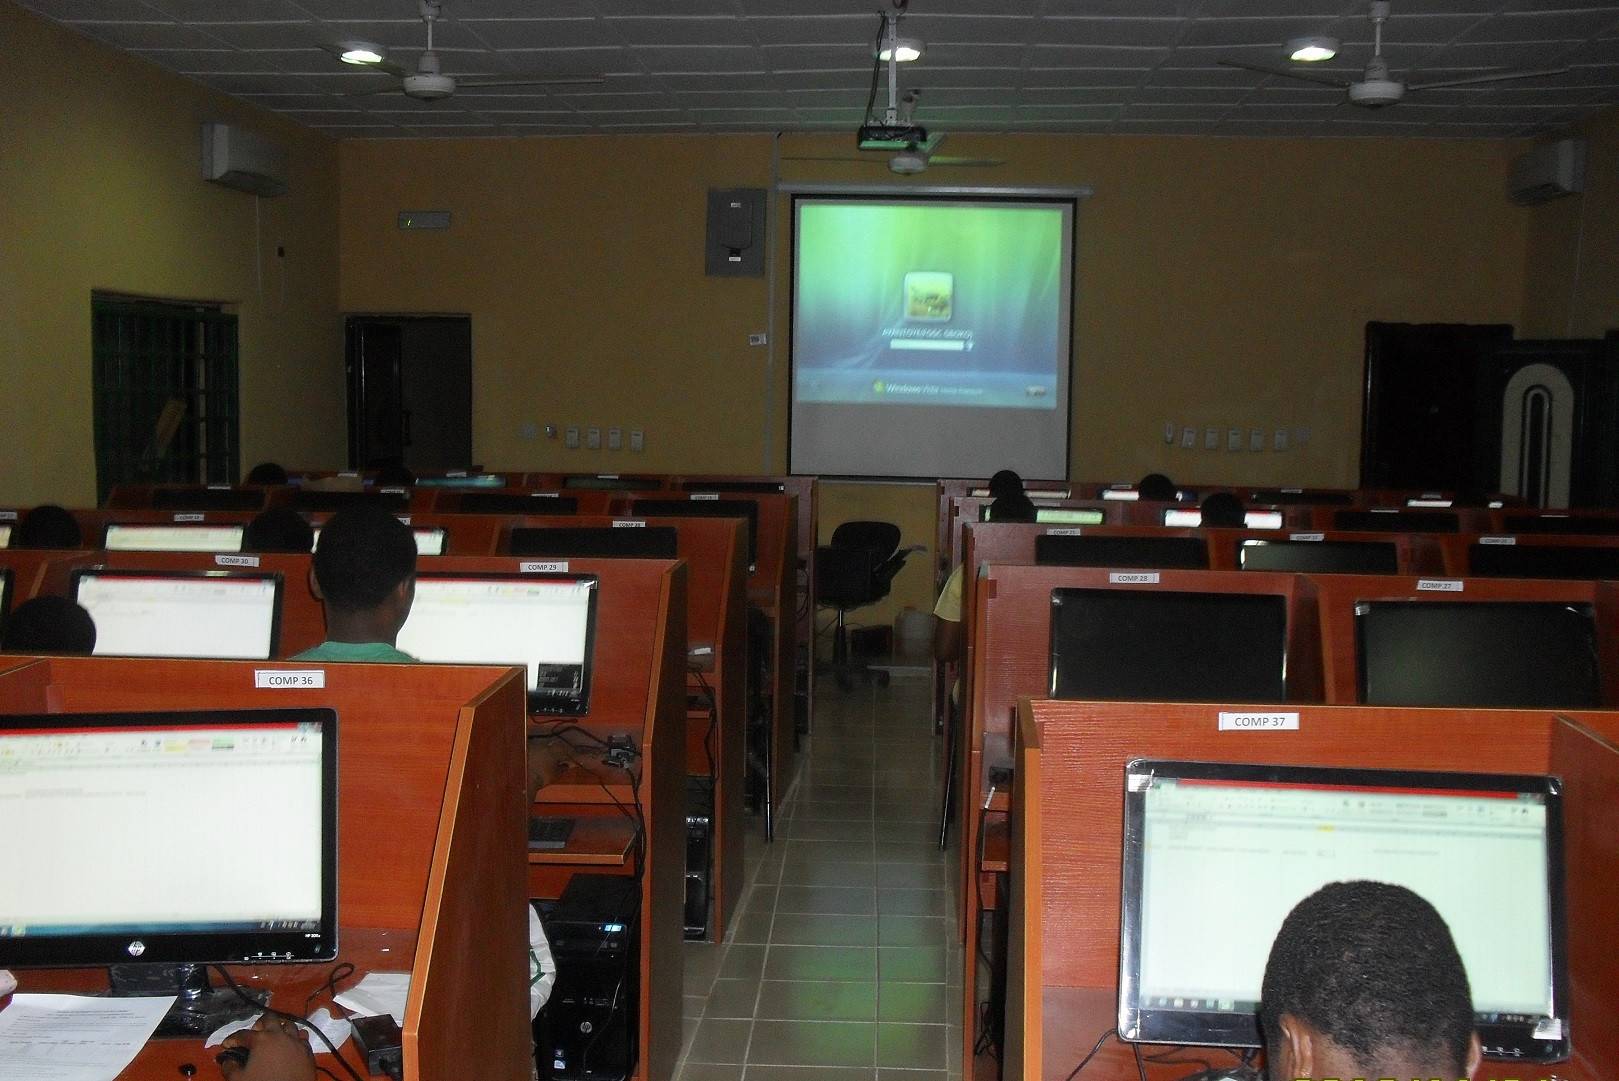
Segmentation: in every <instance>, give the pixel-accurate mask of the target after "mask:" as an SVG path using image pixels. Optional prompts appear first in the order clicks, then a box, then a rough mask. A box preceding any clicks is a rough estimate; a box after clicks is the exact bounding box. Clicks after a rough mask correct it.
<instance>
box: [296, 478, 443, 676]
mask: <svg viewBox="0 0 1619 1081" xmlns="http://www.w3.org/2000/svg"><path fill="white" fill-rule="evenodd" d="M310 576H311V578H312V581H311V582H310V589H311V590H312V591H313V592H314V594H315V596H317V597H319V598H320V599H321V602H322V603H323V604H324V605H325V607H326V641H324V642H322V643H321V644H320V645H318V646H315V647H314V648H313V649H306V650H304V651H303V652H302V653H300V654H298V655H297V656H296V657H294V658H292V659H293V660H295V661H383V662H393V663H401V664H408V663H410V662H411V661H414V660H415V659H416V658H414V657H412V656H411V655H410V654H408V653H406V652H404V651H403V650H400V649H397V648H395V646H394V643H395V642H396V641H398V639H399V629H400V628H401V627H403V626H404V625H405V620H406V619H407V618H409V616H410V605H411V602H412V601H414V600H415V599H416V538H415V536H414V535H413V534H412V533H411V531H410V527H409V526H407V525H405V524H404V523H403V522H401V521H400V520H399V519H398V518H395V517H394V516H393V515H391V514H389V513H388V512H387V511H385V510H381V509H379V508H377V507H364V506H362V507H349V508H346V509H344V510H341V511H338V512H337V513H336V514H334V515H332V517H331V519H330V520H329V521H328V522H327V523H326V525H325V526H324V527H323V528H322V529H321V533H320V547H318V548H317V549H315V558H314V565H313V566H312V567H311V568H310Z"/></svg>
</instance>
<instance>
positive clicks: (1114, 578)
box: [1107, 571, 1158, 586]
mask: <svg viewBox="0 0 1619 1081" xmlns="http://www.w3.org/2000/svg"><path fill="white" fill-rule="evenodd" d="M1107 580H1108V582H1109V584H1111V585H1116V586H1155V585H1157V584H1158V572H1157V571H1113V572H1111V573H1110V574H1109V575H1108V576H1107Z"/></svg>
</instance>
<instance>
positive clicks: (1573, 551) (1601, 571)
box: [1467, 541, 1619, 581]
mask: <svg viewBox="0 0 1619 1081" xmlns="http://www.w3.org/2000/svg"><path fill="white" fill-rule="evenodd" d="M1467 573H1468V574H1472V575H1477V576H1479V577H1482V578H1564V579H1574V580H1584V581H1595V580H1597V579H1599V578H1619V546H1615V547H1612V548H1599V547H1590V548H1588V547H1586V546H1584V545H1563V544H1555V545H1554V544H1485V543H1481V542H1477V541H1475V542H1474V543H1473V544H1470V545H1468V547H1467Z"/></svg>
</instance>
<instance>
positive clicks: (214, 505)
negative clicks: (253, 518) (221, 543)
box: [152, 485, 264, 510]
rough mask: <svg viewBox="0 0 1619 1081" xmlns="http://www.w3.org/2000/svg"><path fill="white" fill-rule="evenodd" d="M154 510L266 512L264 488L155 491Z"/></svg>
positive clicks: (198, 488) (155, 489) (205, 487)
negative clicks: (264, 510)
mask: <svg viewBox="0 0 1619 1081" xmlns="http://www.w3.org/2000/svg"><path fill="white" fill-rule="evenodd" d="M152 507H153V509H155V510H263V509H264V489H262V488H232V487H230V486H229V485H223V486H220V487H215V486H213V485H206V486H202V487H188V488H154V489H153V490H152Z"/></svg>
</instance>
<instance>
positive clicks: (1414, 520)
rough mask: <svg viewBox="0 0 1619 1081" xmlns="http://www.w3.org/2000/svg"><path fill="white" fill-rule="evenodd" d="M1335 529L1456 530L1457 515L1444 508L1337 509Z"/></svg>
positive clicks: (1378, 531) (1359, 530)
mask: <svg viewBox="0 0 1619 1081" xmlns="http://www.w3.org/2000/svg"><path fill="white" fill-rule="evenodd" d="M1332 525H1333V528H1334V529H1343V530H1348V531H1350V532H1353V533H1455V532H1458V531H1459V530H1460V529H1461V523H1460V522H1459V521H1458V520H1457V518H1456V515H1455V514H1452V513H1451V512H1449V511H1442V510H1337V511H1333V512H1332Z"/></svg>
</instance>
